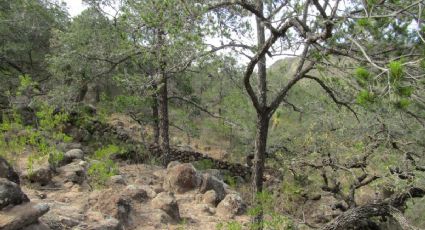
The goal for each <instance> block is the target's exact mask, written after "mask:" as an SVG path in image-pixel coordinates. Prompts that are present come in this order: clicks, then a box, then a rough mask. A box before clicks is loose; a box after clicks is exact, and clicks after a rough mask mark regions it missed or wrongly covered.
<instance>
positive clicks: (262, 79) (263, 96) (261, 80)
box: [251, 0, 270, 230]
mask: <svg viewBox="0 0 425 230" xmlns="http://www.w3.org/2000/svg"><path fill="white" fill-rule="evenodd" d="M256 7H257V11H259V12H261V13H262V12H263V8H264V6H263V1H262V0H257V1H256ZM256 25H257V46H258V47H259V48H260V47H262V46H263V45H264V43H265V33H264V25H263V23H262V22H261V19H260V18H258V17H257V18H256ZM257 67H258V73H257V79H258V96H259V104H260V109H259V110H257V129H256V137H255V153H254V162H253V172H252V200H253V205H255V206H256V207H257V208H258V209H257V210H258V213H256V214H255V215H254V216H253V217H252V220H251V221H252V223H253V224H254V229H259V230H261V229H263V211H264V210H263V208H262V204H261V201H260V200H258V199H257V195H258V193H261V192H262V191H263V174H264V164H265V154H266V147H267V135H268V129H269V120H270V118H269V114H268V112H267V111H268V110H267V72H266V57H265V56H264V57H262V58H261V59H260V61H259V62H258V64H257Z"/></svg>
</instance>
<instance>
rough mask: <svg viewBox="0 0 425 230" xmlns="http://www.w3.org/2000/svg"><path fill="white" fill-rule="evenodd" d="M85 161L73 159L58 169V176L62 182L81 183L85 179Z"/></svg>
mask: <svg viewBox="0 0 425 230" xmlns="http://www.w3.org/2000/svg"><path fill="white" fill-rule="evenodd" d="M84 166H85V161H79V162H78V161H73V162H72V163H70V164H67V165H64V166H62V167H60V168H59V169H58V172H59V177H60V178H61V179H62V181H63V182H64V183H66V182H72V183H75V184H82V183H83V182H84V180H85V179H86V169H85V167H84Z"/></svg>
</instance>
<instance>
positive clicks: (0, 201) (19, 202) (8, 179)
mask: <svg viewBox="0 0 425 230" xmlns="http://www.w3.org/2000/svg"><path fill="white" fill-rule="evenodd" d="M19 182H20V181H19V177H18V174H17V173H16V172H15V171H14V170H13V168H12V167H11V166H10V164H9V163H8V162H7V161H6V160H5V159H4V158H2V157H0V229H2V230H30V229H40V230H43V229H49V228H48V227H47V226H46V225H44V224H42V223H40V222H39V220H38V219H39V217H41V216H43V215H44V214H45V213H47V212H48V211H49V206H48V205H47V204H36V203H33V202H30V200H29V199H28V197H27V195H26V194H24V193H23V192H22V190H21V187H20V186H19Z"/></svg>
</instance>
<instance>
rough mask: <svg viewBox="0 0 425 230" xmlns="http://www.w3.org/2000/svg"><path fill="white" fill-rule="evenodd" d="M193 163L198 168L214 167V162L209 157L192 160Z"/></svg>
mask: <svg viewBox="0 0 425 230" xmlns="http://www.w3.org/2000/svg"><path fill="white" fill-rule="evenodd" d="M193 165H194V166H195V168H196V169H198V170H205V169H210V168H213V167H214V163H213V162H212V161H211V160H209V159H203V160H200V161H197V162H194V164H193Z"/></svg>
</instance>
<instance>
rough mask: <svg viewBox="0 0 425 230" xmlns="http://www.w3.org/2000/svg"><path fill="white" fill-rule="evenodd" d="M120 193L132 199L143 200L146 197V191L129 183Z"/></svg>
mask: <svg viewBox="0 0 425 230" xmlns="http://www.w3.org/2000/svg"><path fill="white" fill-rule="evenodd" d="M122 195H123V196H124V197H128V198H130V199H132V200H136V201H139V202H143V201H145V200H147V199H148V193H147V192H146V190H144V189H143V188H141V187H138V186H136V185H129V186H127V187H126V188H125V190H124V191H123V193H122Z"/></svg>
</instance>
